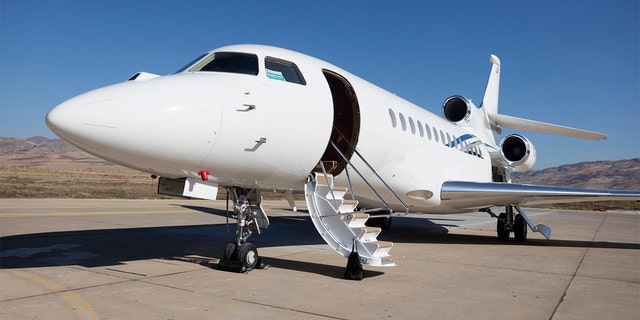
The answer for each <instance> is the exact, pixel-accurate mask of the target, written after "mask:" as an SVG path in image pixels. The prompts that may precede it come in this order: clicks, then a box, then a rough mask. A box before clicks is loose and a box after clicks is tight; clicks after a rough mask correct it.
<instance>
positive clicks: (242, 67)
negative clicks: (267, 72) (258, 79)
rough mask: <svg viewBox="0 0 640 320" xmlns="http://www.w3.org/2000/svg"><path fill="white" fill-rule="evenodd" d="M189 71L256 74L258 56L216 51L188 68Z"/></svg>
mask: <svg viewBox="0 0 640 320" xmlns="http://www.w3.org/2000/svg"><path fill="white" fill-rule="evenodd" d="M189 71H191V72H197V71H212V72H230V73H242V74H251V75H257V74H258V56H256V55H255V54H251V53H240V52H216V53H213V54H211V55H210V56H208V57H207V58H205V59H204V60H202V61H201V62H200V63H198V64H197V65H195V66H194V67H193V68H191V69H189Z"/></svg>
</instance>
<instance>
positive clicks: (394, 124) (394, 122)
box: [389, 108, 398, 128]
mask: <svg viewBox="0 0 640 320" xmlns="http://www.w3.org/2000/svg"><path fill="white" fill-rule="evenodd" d="M389 117H390V118H391V126H392V127H394V128H395V127H397V126H398V120H397V119H396V113H395V112H393V110H391V108H389Z"/></svg>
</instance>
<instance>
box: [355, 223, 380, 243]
mask: <svg viewBox="0 0 640 320" xmlns="http://www.w3.org/2000/svg"><path fill="white" fill-rule="evenodd" d="M357 229H358V232H359V233H360V234H361V236H360V238H359V240H360V241H361V242H363V243H366V242H372V241H377V239H376V238H377V237H378V235H379V234H380V232H381V231H382V229H380V228H377V227H365V228H357Z"/></svg>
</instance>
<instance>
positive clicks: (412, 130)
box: [409, 117, 416, 134]
mask: <svg viewBox="0 0 640 320" xmlns="http://www.w3.org/2000/svg"><path fill="white" fill-rule="evenodd" d="M409 127H411V134H416V125H415V123H413V118H411V117H409Z"/></svg>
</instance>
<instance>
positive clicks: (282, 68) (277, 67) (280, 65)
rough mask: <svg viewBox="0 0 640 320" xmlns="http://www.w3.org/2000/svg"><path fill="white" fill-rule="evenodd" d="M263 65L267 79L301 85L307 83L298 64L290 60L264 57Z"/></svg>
mask: <svg viewBox="0 0 640 320" xmlns="http://www.w3.org/2000/svg"><path fill="white" fill-rule="evenodd" d="M264 66H265V69H266V72H267V77H268V78H269V79H274V80H280V81H286V82H293V83H297V84H301V85H306V84H307V82H306V81H305V80H304V77H303V76H302V73H300V70H299V69H298V66H296V64H295V63H293V62H291V61H286V60H282V59H277V58H273V57H266V58H265V60H264Z"/></svg>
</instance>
